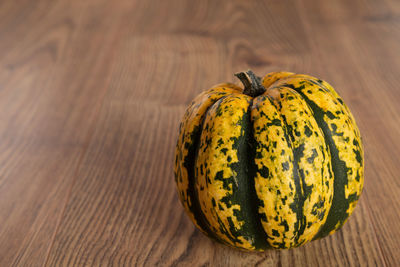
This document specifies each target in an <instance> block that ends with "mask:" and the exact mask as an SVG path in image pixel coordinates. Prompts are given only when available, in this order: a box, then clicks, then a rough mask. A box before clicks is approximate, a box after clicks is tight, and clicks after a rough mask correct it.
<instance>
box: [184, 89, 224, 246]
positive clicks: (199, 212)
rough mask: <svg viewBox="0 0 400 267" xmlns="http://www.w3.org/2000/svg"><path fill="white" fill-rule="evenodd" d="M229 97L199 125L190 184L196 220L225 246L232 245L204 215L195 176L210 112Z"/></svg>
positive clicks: (217, 102) (218, 101) (206, 113)
mask: <svg viewBox="0 0 400 267" xmlns="http://www.w3.org/2000/svg"><path fill="white" fill-rule="evenodd" d="M227 96H228V95H224V96H222V97H221V98H219V99H217V100H216V101H215V102H214V103H212V104H211V105H210V106H209V107H208V108H207V110H206V111H205V112H204V116H203V118H202V120H201V123H200V124H199V125H198V127H199V131H198V135H197V136H196V140H195V142H196V143H195V144H194V151H193V153H192V157H193V160H192V161H191V163H190V164H191V166H190V168H191V171H192V174H193V175H192V176H191V177H192V181H191V182H189V187H190V188H189V189H190V194H191V196H192V199H193V210H194V215H195V217H196V219H198V222H199V224H200V225H199V226H200V227H201V228H202V229H203V230H204V231H205V232H206V233H207V234H208V235H209V236H210V237H211V238H212V239H214V240H216V241H218V242H221V243H223V244H225V245H230V244H229V243H227V242H225V241H224V240H222V239H220V238H219V237H218V236H217V235H216V234H215V232H214V231H212V229H211V226H210V224H209V222H208V221H207V218H206V216H205V215H204V213H203V211H202V209H201V205H200V200H199V197H198V193H197V190H196V188H195V187H196V179H197V177H196V175H195V169H196V161H197V157H198V154H199V149H200V139H201V135H202V133H203V126H204V122H205V120H206V117H207V116H209V110H211V109H212V108H213V107H214V106H215V105H220V104H221V101H222V100H223V99H225V98H226V97H227Z"/></svg>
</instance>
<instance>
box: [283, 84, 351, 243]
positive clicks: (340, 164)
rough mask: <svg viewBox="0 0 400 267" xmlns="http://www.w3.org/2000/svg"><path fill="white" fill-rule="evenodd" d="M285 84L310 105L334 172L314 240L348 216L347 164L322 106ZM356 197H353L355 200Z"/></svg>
mask: <svg viewBox="0 0 400 267" xmlns="http://www.w3.org/2000/svg"><path fill="white" fill-rule="evenodd" d="M307 81H309V82H311V83H313V84H315V85H317V86H320V85H319V84H317V83H316V82H313V81H312V80H310V79H307ZM285 86H287V87H290V88H292V89H293V90H295V91H296V92H298V93H299V94H300V95H301V96H302V97H303V98H304V100H305V101H306V103H307V104H308V105H309V106H310V108H311V109H312V110H313V112H314V118H315V120H316V122H317V123H318V125H319V127H320V128H321V130H322V131H323V133H324V138H325V142H326V144H327V146H328V147H329V150H330V153H331V165H332V172H333V173H334V185H333V187H334V192H333V199H332V206H331V208H330V211H329V213H328V217H327V219H326V222H325V224H324V225H322V226H321V229H320V230H319V232H318V233H317V234H316V235H315V237H314V238H313V240H315V239H319V238H322V237H325V236H327V235H329V234H330V233H332V232H333V231H336V230H338V229H340V228H341V227H342V226H343V224H344V223H345V222H346V220H347V218H348V217H349V216H350V214H348V213H347V210H348V208H349V205H350V203H349V202H348V201H347V200H348V199H347V198H346V197H345V186H346V185H347V184H348V177H347V174H346V172H345V171H344V170H346V169H347V166H346V162H345V161H343V160H341V159H340V157H339V150H338V149H337V147H336V144H335V141H334V140H333V138H332V132H331V130H330V129H329V126H328V124H327V122H326V121H325V120H324V118H323V116H324V114H325V113H326V112H324V111H323V110H322V108H320V107H319V106H318V105H317V104H316V103H314V102H313V101H312V100H310V99H309V98H308V97H307V96H306V95H305V94H304V93H303V92H302V90H301V89H302V88H301V86H300V87H295V86H294V85H292V84H285ZM320 87H322V86H320ZM323 88H325V87H323ZM325 89H326V88H325ZM357 199H358V198H357ZM357 199H355V201H356V200H357Z"/></svg>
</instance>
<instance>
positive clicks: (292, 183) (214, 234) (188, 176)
mask: <svg viewBox="0 0 400 267" xmlns="http://www.w3.org/2000/svg"><path fill="white" fill-rule="evenodd" d="M235 75H236V76H237V77H238V78H239V79H240V80H241V81H242V83H243V84H244V89H242V88H241V87H239V86H237V85H235V84H231V83H223V84H219V85H216V86H214V87H212V88H211V89H209V90H207V91H205V92H203V93H201V94H200V95H198V96H197V97H196V98H195V99H194V100H193V101H192V103H191V104H190V106H189V107H188V108H187V110H186V112H185V114H184V117H183V119H182V122H181V124H180V129H179V137H178V142H177V146H176V153H175V181H176V184H177V189H178V194H179V198H180V201H181V203H182V204H183V206H184V208H185V210H186V212H187V214H188V215H189V217H190V219H191V220H192V221H193V223H194V224H195V225H196V226H197V227H198V228H199V229H200V230H201V231H202V232H203V233H204V234H206V235H207V236H209V237H210V238H212V239H214V240H216V241H219V242H221V243H223V244H226V245H229V246H232V247H236V248H240V249H244V250H259V251H263V250H265V249H270V248H276V249H287V248H293V247H298V246H300V245H303V244H305V243H307V242H309V241H312V240H316V239H319V238H322V237H325V236H327V235H329V234H332V233H334V232H336V231H337V230H338V229H340V228H341V227H342V226H343V224H344V223H345V221H346V220H347V218H348V217H349V216H350V215H351V213H352V212H353V210H354V208H355V206H356V203H357V200H358V199H359V197H360V194H361V191H362V187H363V181H364V160H363V156H364V155H363V147H362V143H361V137H360V132H359V130H358V128H357V125H356V123H355V120H354V117H353V116H352V114H351V113H350V110H349V109H348V107H347V106H346V105H345V103H344V102H343V100H342V99H341V98H340V97H339V95H338V94H337V93H336V92H335V90H334V89H333V88H332V86H330V85H329V84H328V83H327V82H325V81H322V80H320V79H317V78H314V77H311V76H308V75H302V74H294V73H291V72H273V73H269V74H267V75H266V76H265V77H264V78H263V79H261V78H259V77H257V76H255V75H254V73H253V72H252V71H250V70H249V71H247V72H241V73H238V74H235Z"/></svg>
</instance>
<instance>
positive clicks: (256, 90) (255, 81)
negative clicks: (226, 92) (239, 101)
mask: <svg viewBox="0 0 400 267" xmlns="http://www.w3.org/2000/svg"><path fill="white" fill-rule="evenodd" d="M235 76H236V77H238V79H239V80H240V81H241V82H242V83H243V85H244V90H243V94H245V95H248V96H251V97H256V96H259V95H261V94H263V93H264V92H265V91H266V89H265V87H264V86H263V85H262V84H261V78H260V77H257V76H256V75H255V74H254V72H252V71H251V70H248V71H246V72H244V71H243V72H238V73H235Z"/></svg>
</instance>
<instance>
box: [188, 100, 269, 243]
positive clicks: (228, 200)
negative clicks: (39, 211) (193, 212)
mask: <svg viewBox="0 0 400 267" xmlns="http://www.w3.org/2000/svg"><path fill="white" fill-rule="evenodd" d="M227 98H228V99H226V98H225V99H220V100H219V101H218V102H217V103H216V104H215V105H214V106H213V108H212V109H210V110H209V111H208V112H207V114H206V117H205V123H204V125H203V129H204V130H205V132H204V133H203V134H202V136H201V139H200V147H199V152H198V153H197V158H196V162H195V170H196V173H195V177H196V179H198V180H197V181H196V185H195V190H196V191H197V193H198V195H197V197H198V199H199V201H200V204H201V205H200V208H201V209H202V211H203V213H204V214H205V217H206V218H205V219H206V220H207V222H208V224H209V225H210V226H211V227H212V229H213V230H214V231H215V232H216V236H217V238H218V239H219V240H225V241H226V242H228V243H230V245H231V246H237V247H241V248H247V249H250V248H251V249H256V250H265V249H266V248H268V243H267V241H266V238H265V234H263V230H262V228H260V224H257V223H259V221H257V218H256V217H254V214H255V212H256V211H255V210H254V207H253V202H252V201H250V200H251V192H250V191H249V189H251V188H252V185H251V182H250V181H251V180H250V179H249V172H248V165H247V163H248V160H249V159H248V156H249V152H250V150H249V149H250V147H249V145H248V140H249V138H250V136H249V132H248V129H249V128H250V127H251V124H250V120H249V119H248V117H249V107H250V103H251V100H252V98H251V97H249V96H246V95H243V94H242V95H238V96H236V97H235V96H232V95H230V96H228V97H227ZM216 105H218V106H216ZM233 107H237V109H236V111H233V109H232V108H233ZM227 116H228V117H230V116H233V117H234V119H233V120H232V121H229V122H228V121H227ZM216 158H218V160H216ZM201 170H203V171H201ZM205 190H207V192H206V191H205Z"/></svg>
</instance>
